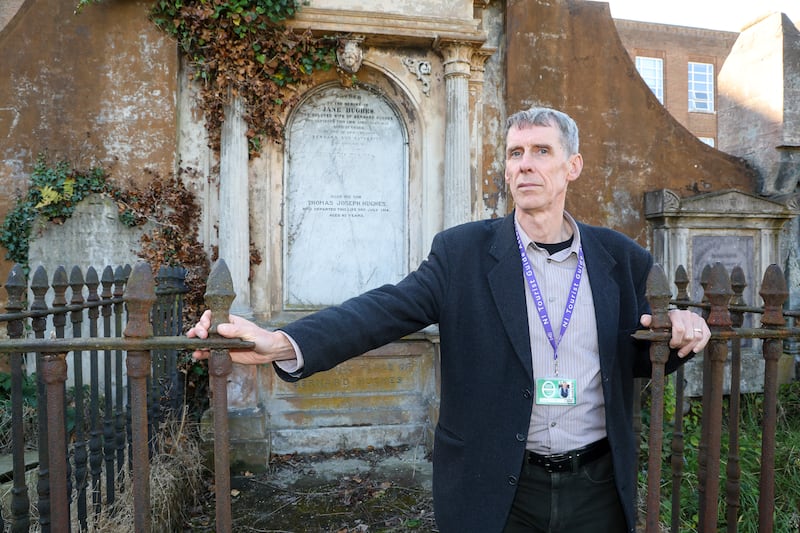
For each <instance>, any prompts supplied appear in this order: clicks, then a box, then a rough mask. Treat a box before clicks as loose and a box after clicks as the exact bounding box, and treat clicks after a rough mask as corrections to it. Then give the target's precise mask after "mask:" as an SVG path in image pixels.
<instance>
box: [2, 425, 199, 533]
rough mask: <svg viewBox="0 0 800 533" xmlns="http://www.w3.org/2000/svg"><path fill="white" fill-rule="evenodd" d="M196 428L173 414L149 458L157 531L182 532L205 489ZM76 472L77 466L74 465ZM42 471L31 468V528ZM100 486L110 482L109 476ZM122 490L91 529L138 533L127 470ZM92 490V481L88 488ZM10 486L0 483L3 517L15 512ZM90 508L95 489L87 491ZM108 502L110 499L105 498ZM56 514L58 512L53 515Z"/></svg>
mask: <svg viewBox="0 0 800 533" xmlns="http://www.w3.org/2000/svg"><path fill="white" fill-rule="evenodd" d="M195 429H196V428H193V427H190V426H188V425H187V424H186V417H185V415H184V416H183V417H182V418H181V419H173V420H171V421H168V422H167V423H165V424H163V425H162V426H161V431H160V432H159V435H158V441H159V442H158V446H157V449H158V450H160V452H159V453H156V454H155V455H154V456H153V458H152V459H151V461H150V518H151V524H152V528H153V531H180V530H181V525H182V523H183V522H184V521H185V520H186V518H187V517H186V513H185V512H184V510H185V509H189V508H191V507H193V506H194V504H195V499H196V497H197V495H198V494H200V493H201V489H200V487H201V485H202V481H203V474H204V466H203V464H202V461H201V460H200V457H201V454H200V448H199V443H198V441H197V439H196V438H195V437H194V436H193V435H195V434H196V431H195ZM73 472H74V470H73ZM36 482H37V471H36V470H32V471H30V472H29V475H28V476H27V485H28V497H29V498H30V499H31V511H30V512H31V528H30V531H32V532H38V531H40V527H39V524H38V511H37V509H36ZM100 487H105V479H103V480H101V483H100ZM117 487H118V490H117V494H116V497H115V498H116V499H115V502H114V505H113V506H111V507H109V506H107V505H103V507H102V510H101V512H100V513H99V514H96V515H95V514H93V513H91V511H90V516H89V517H88V524H87V525H88V528H89V531H114V532H115V533H133V531H134V529H133V523H134V522H133V517H134V509H133V490H132V489H133V487H132V484H131V476H130V475H129V473H127V472H126V475H125V476H123V477H122V478H121V479H120V480H118V483H117ZM88 491H91V486H90V487H88ZM10 493H11V486H10V485H4V486H3V487H1V488H0V505H2V512H3V516H4V517H9V516H11V515H10V513H9V504H10V498H11V495H10ZM75 496H76V493H75V492H73V498H72V509H71V510H70V516H71V518H72V524H71V530H72V531H81V529H80V527H79V525H78V520H77V516H78V510H77V503H76V502H75V499H76V498H75ZM87 498H88V504H89V507H90V508H91V501H92V494H91V493H89V494H88V495H87ZM104 503H105V498H104ZM54 518H56V517H54Z"/></svg>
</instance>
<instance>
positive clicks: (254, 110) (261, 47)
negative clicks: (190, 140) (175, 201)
mask: <svg viewBox="0 0 800 533" xmlns="http://www.w3.org/2000/svg"><path fill="white" fill-rule="evenodd" d="M297 9H298V5H297V3H296V2H295V0H156V1H155V3H154V5H153V7H152V9H151V12H150V18H151V20H152V21H153V22H154V23H155V24H156V26H158V27H159V28H161V29H162V30H163V31H165V32H166V33H168V34H169V35H171V36H173V37H174V38H175V39H176V40H177V42H178V44H179V46H180V48H181V50H182V51H183V53H184V54H185V57H186V58H187V59H188V61H189V66H190V68H191V69H192V73H191V77H192V79H194V80H197V81H199V82H200V86H201V95H200V98H201V105H202V109H203V111H204V113H205V118H206V122H207V127H208V133H209V138H210V143H211V146H212V147H214V148H218V147H219V134H220V130H221V125H222V122H223V120H224V106H225V104H227V103H229V102H230V100H231V97H234V96H238V97H240V98H242V99H243V101H244V102H245V105H246V116H245V120H246V121H247V123H248V125H249V130H248V132H247V136H248V140H249V146H250V152H251V154H256V153H258V151H259V150H260V145H261V141H262V139H263V138H265V137H269V138H276V139H277V138H280V137H281V135H282V132H283V124H282V121H281V115H282V111H283V110H284V109H285V107H286V106H287V105H290V104H291V103H292V102H293V101H294V100H295V99H296V94H297V93H296V89H295V90H293V89H292V88H293V87H296V86H297V85H298V84H300V83H302V82H303V81H304V80H306V79H308V78H309V77H310V76H311V74H313V73H314V72H315V71H318V70H328V69H330V68H331V67H332V66H333V65H334V63H335V60H336V45H337V41H336V40H335V39H333V38H328V37H315V36H313V35H312V34H311V32H310V31H308V30H307V31H305V32H304V33H296V32H295V31H293V30H292V29H291V28H288V27H286V25H285V21H286V20H287V19H289V18H291V17H293V16H294V15H295V13H296V12H297Z"/></svg>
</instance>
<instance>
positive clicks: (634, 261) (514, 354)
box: [187, 108, 710, 533]
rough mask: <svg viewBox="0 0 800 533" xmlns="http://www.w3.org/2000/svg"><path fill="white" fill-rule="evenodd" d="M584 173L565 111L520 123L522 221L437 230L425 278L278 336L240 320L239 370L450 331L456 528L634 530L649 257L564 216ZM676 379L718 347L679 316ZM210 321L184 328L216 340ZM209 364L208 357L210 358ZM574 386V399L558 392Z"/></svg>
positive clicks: (287, 366)
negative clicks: (637, 390)
mask: <svg viewBox="0 0 800 533" xmlns="http://www.w3.org/2000/svg"><path fill="white" fill-rule="evenodd" d="M582 169H583V158H582V157H581V155H580V153H579V152H578V129H577V126H576V125H575V122H574V121H573V120H572V119H571V118H570V117H569V116H567V115H566V114H564V113H562V112H560V111H556V110H552V109H547V108H532V109H529V110H526V111H522V112H519V113H517V114H515V115H513V116H511V117H510V118H509V120H508V128H507V137H506V172H505V180H506V183H507V184H508V187H509V190H510V191H511V195H512V197H513V199H514V203H515V208H514V212H513V213H512V214H511V215H509V216H507V217H505V218H504V219H496V220H487V221H481V222H472V223H467V224H463V225H460V226H457V227H454V228H451V229H448V230H445V231H443V232H442V233H440V234H438V235H437V236H436V237H435V238H434V240H433V244H432V246H431V252H430V254H429V256H428V258H427V260H426V261H424V262H423V263H422V264H421V265H420V266H419V268H418V269H417V270H416V271H415V272H412V273H411V274H409V275H408V276H407V277H406V278H405V279H404V280H402V281H400V282H399V283H398V284H397V285H386V286H383V287H380V288H377V289H374V290H372V291H369V292H367V293H365V294H362V295H361V296H358V297H356V298H353V299H350V300H348V301H346V302H344V303H343V304H341V305H339V306H336V307H331V308H327V309H323V310H321V311H319V312H317V313H314V314H312V315H310V316H308V317H305V318H303V319H301V320H298V321H296V322H293V323H292V324H290V325H288V326H286V327H285V328H283V329H282V331H281V332H269V331H266V330H263V329H261V328H258V327H257V326H255V325H254V324H252V323H250V322H247V321H245V320H243V319H241V318H239V317H231V318H230V320H231V322H230V323H229V324H223V325H220V326H219V328H218V331H219V333H220V334H221V335H223V336H226V337H241V338H244V339H246V340H250V341H253V342H255V350H254V351H252V352H240V353H233V354H232V357H233V358H234V361H237V362H242V363H253V364H259V363H265V362H275V363H276V365H275V366H276V369H277V371H278V373H279V374H280V375H281V377H282V378H284V379H286V380H296V379H301V378H304V377H307V376H309V375H311V374H313V373H315V372H319V371H323V370H327V369H330V368H332V367H334V366H336V365H337V364H339V363H341V362H342V361H344V360H346V359H348V358H350V357H353V356H355V355H358V354H361V353H364V352H366V351H368V350H370V349H373V348H376V347H378V346H381V345H383V344H386V343H388V342H391V341H394V340H396V339H399V338H400V337H402V336H404V335H407V334H410V333H412V332H415V331H417V330H419V329H421V328H424V327H426V326H428V325H430V324H435V323H438V324H439V333H440V338H441V405H440V412H439V420H438V423H437V426H436V432H435V438H434V446H433V476H434V479H433V496H434V508H435V513H436V521H437V525H438V527H439V531H441V532H443V533H464V532H475V533H501V532H503V533H516V532H523V531H524V532H538V531H542V532H550V531H552V532H556V531H563V532H569V533H575V532H603V533H606V532H615V531H619V532H622V531H629V532H633V531H635V523H636V511H635V502H634V499H635V491H636V471H635V465H636V450H637V443H636V442H635V439H634V434H633V425H632V398H633V378H634V377H637V376H648V375H649V372H650V363H649V356H648V351H647V348H648V346H647V344H646V343H640V342H637V341H635V340H633V339H632V338H631V333H633V332H634V331H635V330H636V329H638V328H639V326H640V325H642V326H645V327H647V326H649V325H650V321H651V317H650V315H648V314H647V313H648V312H649V307H648V304H647V301H646V299H645V296H644V292H645V282H646V279H647V276H648V273H649V271H650V267H651V265H652V262H653V260H652V258H651V256H650V254H649V253H648V252H647V251H645V250H644V249H643V248H641V247H640V246H639V245H637V244H636V243H634V242H633V241H632V240H630V239H628V238H627V237H625V236H623V235H621V234H619V233H617V232H614V231H612V230H609V229H604V228H597V227H591V226H587V225H584V224H580V223H577V222H576V221H575V220H574V219H573V218H572V217H571V216H570V215H569V214H567V213H566V212H565V211H564V200H565V196H566V192H567V187H568V185H569V184H570V183H572V182H573V181H575V180H577V179H578V177H579V176H580V173H581V170H582ZM670 318H671V321H672V339H671V342H670V345H671V347H672V348H673V352H672V354H671V357H670V361H669V363H668V369H670V370H671V369H674V368H675V367H677V365H678V364H680V362H682V358H684V357H686V356H687V355H689V354H692V353H696V352H698V351H699V350H701V349H702V348H703V347H704V346H705V344H706V343H707V342H708V339H709V338H710V332H709V330H708V327H707V326H706V324H705V322H704V321H703V319H702V318H701V317H700V316H698V315H696V314H693V313H691V312H688V311H678V310H675V311H672V312H671V313H670ZM209 326H210V316H209V314H208V312H206V313H205V314H204V315H203V317H202V318H201V320H200V322H199V323H198V324H197V325H196V326H195V327H194V328H192V329H191V330H189V332H188V333H187V334H188V335H189V336H190V337H200V338H205V337H206V336H207V334H208V328H209ZM195 356H196V357H198V358H200V357H205V354H204V353H202V352H197V353H196V354H195ZM561 389H563V390H569V391H570V392H569V393H568V394H567V395H565V396H562V395H561V394H560V393H559V390H561Z"/></svg>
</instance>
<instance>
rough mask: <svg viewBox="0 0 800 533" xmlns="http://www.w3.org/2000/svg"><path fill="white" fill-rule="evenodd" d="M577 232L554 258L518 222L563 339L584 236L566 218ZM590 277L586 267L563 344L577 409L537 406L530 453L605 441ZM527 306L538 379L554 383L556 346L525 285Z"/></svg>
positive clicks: (562, 365)
mask: <svg viewBox="0 0 800 533" xmlns="http://www.w3.org/2000/svg"><path fill="white" fill-rule="evenodd" d="M564 217H565V219H566V220H567V222H568V223H569V224H570V226H571V227H572V231H573V235H574V237H573V240H572V246H570V247H569V248H567V249H565V250H562V251H560V252H556V253H555V254H553V255H549V254H548V252H547V251H546V250H544V249H543V248H540V247H539V246H537V245H536V244H535V243H533V242H532V241H531V239H530V238H529V237H528V236H527V234H525V232H524V231H523V230H522V227H521V226H520V225H519V223H518V222H516V220H515V224H516V226H517V231H518V232H519V236H520V239H521V241H522V245H523V246H524V247H525V251H526V252H527V255H528V260H529V261H530V263H531V266H532V267H533V271H534V274H535V275H536V281H537V283H538V285H539V289H540V291H541V294H542V297H543V299H544V304H545V308H546V309H547V314H548V316H549V317H550V321H551V323H552V324H553V330H554V334H555V336H556V340H558V334H559V331H560V327H561V319H562V317H563V316H564V308H565V306H566V303H567V297H568V295H569V291H570V287H571V285H572V281H573V277H574V275H575V268H576V267H577V265H578V248H579V247H580V244H581V242H580V233H579V231H578V226H577V224H576V223H575V220H574V219H573V218H572V217H571V216H570V215H569V214H566V213H565V214H564ZM590 277H591V272H590V270H589V268H588V265H585V266H584V271H583V277H582V279H581V284H580V289H579V290H578V296H577V301H576V305H575V309H574V311H573V313H572V319H571V320H570V323H569V326H568V327H567V330H566V332H565V333H564V337H563V338H562V339H561V341H560V343H559V344H558V377H560V378H564V379H574V380H576V390H575V391H574V392H575V395H576V396H575V397H576V400H577V401H576V403H575V405H569V406H566V405H537V404H536V403H534V405H533V411H532V413H531V424H530V428H529V430H528V443H527V449H528V450H531V451H533V452H536V453H540V454H553V453H562V452H565V451H568V450H572V449H574V448H580V447H582V446H586V445H587V444H591V443H592V442H595V441H597V440H600V439H602V438H603V437H605V436H606V418H605V408H604V400H603V390H602V384H601V376H600V356H599V347H598V342H597V323H596V321H595V309H594V302H593V300H592V288H591V284H590V283H589V279H590ZM522 290H524V291H525V302H526V304H527V308H528V331H529V333H530V339H531V357H532V359H533V380H534V383H535V380H536V379H537V378H553V377H556V375H555V371H556V368H555V361H554V358H553V347H552V346H551V345H550V342H549V341H548V340H547V336H546V334H545V330H544V326H542V322H541V320H540V318H539V313H538V312H537V311H536V307H535V304H534V301H533V297H532V296H531V291H530V288H529V286H528V282H527V281H525V285H524V287H522Z"/></svg>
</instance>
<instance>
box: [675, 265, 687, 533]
mask: <svg viewBox="0 0 800 533" xmlns="http://www.w3.org/2000/svg"><path fill="white" fill-rule="evenodd" d="M675 287H677V289H678V293H677V294H676V295H675V299H676V300H679V301H680V300H683V301H688V300H689V293H688V291H687V289H688V287H689V274H688V273H687V272H686V269H685V268H683V265H679V266H678V269H677V270H676V271H675ZM678 308H679V309H686V308H687V306H686V305H679V306H678ZM684 388H685V387H684V384H683V365H681V366H679V367H678V370H676V371H675V422H674V426H673V431H672V457H671V461H670V466H671V469H672V516H671V517H670V520H671V531H672V533H679V529H680V522H681V480H682V479H683V452H684V443H683V397H684V394H685V393H684Z"/></svg>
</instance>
